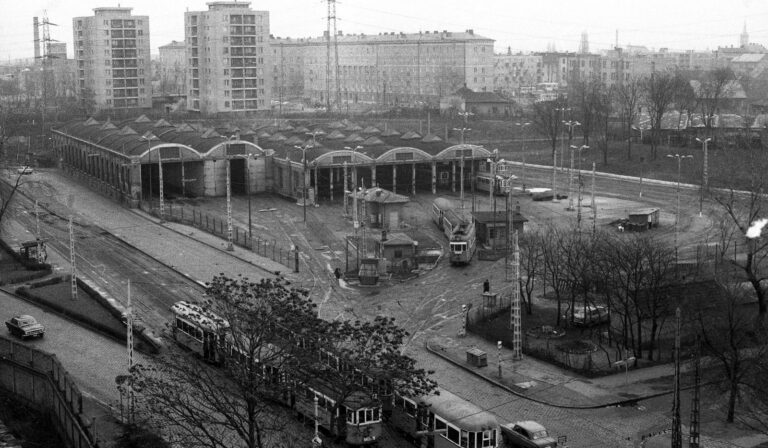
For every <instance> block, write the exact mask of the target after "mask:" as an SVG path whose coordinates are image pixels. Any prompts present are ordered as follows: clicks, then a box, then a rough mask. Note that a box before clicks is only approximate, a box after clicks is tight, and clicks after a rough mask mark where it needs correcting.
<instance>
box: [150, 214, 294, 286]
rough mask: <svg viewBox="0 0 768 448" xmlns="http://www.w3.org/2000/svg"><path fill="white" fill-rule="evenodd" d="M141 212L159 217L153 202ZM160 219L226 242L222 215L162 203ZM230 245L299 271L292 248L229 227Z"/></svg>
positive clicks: (226, 232)
mask: <svg viewBox="0 0 768 448" xmlns="http://www.w3.org/2000/svg"><path fill="white" fill-rule="evenodd" d="M141 209H142V210H143V211H145V212H147V213H149V214H151V215H152V216H155V217H157V218H161V216H160V207H159V204H158V203H157V202H154V201H153V202H146V201H145V202H142V203H141ZM162 219H165V220H166V221H171V222H175V223H178V224H184V225H188V226H192V227H195V228H197V229H199V230H202V231H203V232H207V233H210V234H211V235H216V236H218V237H221V238H223V239H225V240H229V227H228V225H227V218H226V216H225V217H222V216H220V215H211V214H209V213H204V212H202V211H201V210H198V209H197V207H192V206H186V205H179V204H173V203H171V202H168V203H166V204H165V213H164V216H163V217H162ZM232 244H233V245H235V246H239V247H242V248H245V249H248V250H251V251H253V252H254V253H256V254H258V255H260V256H262V257H265V258H269V259H271V260H273V261H276V262H277V263H280V264H282V265H283V266H286V267H288V268H289V269H293V270H294V272H298V270H299V264H298V263H299V257H298V252H297V250H296V249H294V248H291V247H286V246H284V245H282V244H280V243H278V242H277V241H275V240H268V239H262V238H260V237H259V236H256V235H253V233H252V232H251V233H250V234H249V232H248V229H244V228H241V227H238V226H236V225H232Z"/></svg>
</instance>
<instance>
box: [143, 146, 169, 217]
mask: <svg viewBox="0 0 768 448" xmlns="http://www.w3.org/2000/svg"><path fill="white" fill-rule="evenodd" d="M139 140H140V141H146V142H147V155H148V158H149V162H150V163H149V200H150V207H151V201H152V140H159V139H158V138H157V136H155V134H153V133H152V132H151V131H147V132H146V133H145V134H144V135H142V136H141V137H139ZM158 163H159V165H160V166H159V171H160V220H161V221H162V220H163V219H165V203H164V202H163V162H162V157H160V152H158Z"/></svg>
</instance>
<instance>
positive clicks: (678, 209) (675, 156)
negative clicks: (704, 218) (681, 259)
mask: <svg viewBox="0 0 768 448" xmlns="http://www.w3.org/2000/svg"><path fill="white" fill-rule="evenodd" d="M667 157H669V158H671V159H677V211H676V212H675V265H677V261H678V249H677V233H678V227H679V226H680V224H679V221H680V162H682V160H683V159H692V158H693V156H692V155H686V156H682V155H680V154H674V155H672V154H667Z"/></svg>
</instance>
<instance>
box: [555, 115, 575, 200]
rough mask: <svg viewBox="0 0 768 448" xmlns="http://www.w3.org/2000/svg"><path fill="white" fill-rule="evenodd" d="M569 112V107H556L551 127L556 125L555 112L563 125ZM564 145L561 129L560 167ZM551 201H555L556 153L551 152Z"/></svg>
mask: <svg viewBox="0 0 768 448" xmlns="http://www.w3.org/2000/svg"><path fill="white" fill-rule="evenodd" d="M570 110H571V108H570V107H556V108H554V109H552V115H553V117H552V119H553V121H554V123H553V127H554V126H555V125H557V121H556V120H557V118H556V117H555V116H554V115H555V112H558V111H559V112H560V121H562V122H563V123H565V120H564V117H565V112H566V111H570ZM564 144H565V140H564V138H563V130H562V128H561V129H560V165H561V166H562V164H563V154H565V149H564V148H563V145H564ZM552 200H553V201H556V200H557V152H556V151H553V152H552Z"/></svg>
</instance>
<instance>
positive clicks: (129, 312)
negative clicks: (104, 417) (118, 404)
mask: <svg viewBox="0 0 768 448" xmlns="http://www.w3.org/2000/svg"><path fill="white" fill-rule="evenodd" d="M125 317H126V333H127V334H126V345H127V349H128V375H130V374H131V370H132V369H133V307H132V305H131V281H130V280H128V307H127V309H126V316H125ZM134 402H135V398H134V395H133V382H132V381H131V382H129V384H128V422H129V423H133V408H134Z"/></svg>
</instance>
